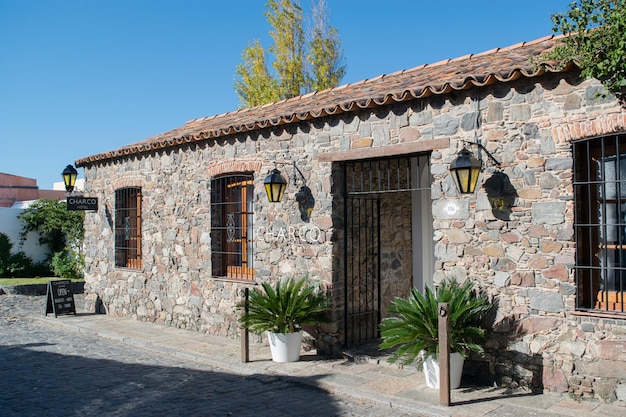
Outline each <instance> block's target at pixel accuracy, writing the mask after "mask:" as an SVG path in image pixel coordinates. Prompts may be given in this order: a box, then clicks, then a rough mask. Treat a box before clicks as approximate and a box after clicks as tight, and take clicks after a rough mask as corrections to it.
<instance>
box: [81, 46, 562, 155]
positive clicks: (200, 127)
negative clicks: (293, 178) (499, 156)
mask: <svg viewBox="0 0 626 417" xmlns="http://www.w3.org/2000/svg"><path fill="white" fill-rule="evenodd" d="M559 39H560V37H559V36H548V37H545V38H541V39H538V40H536V41H532V42H523V43H519V44H516V45H513V46H509V47H506V48H496V49H492V50H489V51H486V52H482V53H479V54H470V55H465V56H462V57H458V58H454V59H447V60H444V61H440V62H436V63H434V64H429V65H419V66H417V67H415V68H412V69H408V70H402V71H397V72H394V73H392V74H387V75H380V76H378V77H375V78H372V79H369V80H363V81H360V82H356V83H352V84H345V85H342V86H339V87H336V88H332V89H328V90H324V91H318V92H313V93H309V94H305V95H302V96H298V97H294V98H290V99H286V100H282V101H279V102H276V103H270V104H266V105H263V106H259V107H253V108H248V109H242V110H237V111H234V112H230V113H224V114H220V115H216V116H211V117H205V118H200V119H195V120H191V121H189V122H187V123H186V124H185V125H184V126H181V127H178V128H176V129H173V130H171V131H169V132H166V133H163V134H160V135H158V136H154V137H151V138H148V139H146V140H144V141H141V142H138V143H135V144H132V145H128V146H124V147H122V148H119V149H116V150H113V151H110V152H105V153H101V154H97V155H93V156H89V157H86V158H82V159H79V160H78V161H76V165H77V166H79V167H81V166H85V165H90V164H91V163H95V162H98V161H105V160H109V159H115V158H118V157H121V156H127V155H133V154H138V153H145V152H151V151H154V150H157V149H163V148H168V147H172V146H176V145H180V144H183V143H189V142H196V141H203V140H207V139H214V138H218V137H221V136H227V135H233V134H238V133H243V132H247V131H252V130H257V129H264V128H268V127H272V126H279V125H285V124H290V123H297V122H299V121H304V120H311V119H315V118H319V117H324V116H328V115H335V114H339V113H344V112H351V111H358V110H360V109H366V108H374V107H378V106H384V105H388V104H391V103H393V102H402V101H407V100H413V99H416V98H417V99H419V98H424V97H428V96H432V95H440V94H447V93H450V92H452V91H454V90H464V89H469V88H472V87H474V86H484V85H489V84H493V83H496V82H504V83H506V82H511V81H514V80H516V79H518V78H520V77H527V78H531V77H536V76H539V75H542V74H544V73H545V72H564V71H568V70H569V69H570V68H571V67H572V64H570V65H567V66H564V67H558V66H557V65H555V64H556V63H554V62H541V63H540V64H541V65H538V66H537V65H533V64H532V63H531V62H530V61H529V58H530V57H532V56H538V55H539V54H540V53H541V52H543V51H545V50H547V49H549V48H551V47H553V46H555V45H556V43H557V42H558V40H559Z"/></svg>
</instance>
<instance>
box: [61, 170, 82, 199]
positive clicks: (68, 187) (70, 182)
mask: <svg viewBox="0 0 626 417" xmlns="http://www.w3.org/2000/svg"><path fill="white" fill-rule="evenodd" d="M61 175H62V176H63V183H64V184H65V191H67V192H68V193H71V192H72V191H74V186H75V185H76V177H77V176H78V171H76V168H74V167H73V166H72V165H68V166H66V167H65V169H64V170H63V172H62V173H61Z"/></svg>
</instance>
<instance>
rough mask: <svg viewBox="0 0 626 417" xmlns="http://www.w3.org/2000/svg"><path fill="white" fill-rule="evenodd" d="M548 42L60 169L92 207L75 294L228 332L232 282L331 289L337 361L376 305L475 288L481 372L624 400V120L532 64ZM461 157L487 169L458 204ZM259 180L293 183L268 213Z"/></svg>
mask: <svg viewBox="0 0 626 417" xmlns="http://www.w3.org/2000/svg"><path fill="white" fill-rule="evenodd" d="M557 41H558V38H553V37H548V38H544V39H540V40H538V41H534V42H529V43H522V44H518V45H514V46H511V47H508V48H504V49H495V50H491V51H488V52H485V53H482V54H478V55H469V56H464V57H460V58H457V59H452V60H448V61H444V62H439V63H436V64H432V65H423V66H420V67H416V68H413V69H410V70H406V71H400V72H397V73H393V74H389V75H383V76H380V77H377V78H374V79H371V80H366V81H363V82H360V83H355V84H349V85H344V86H340V87H337V88H333V89H330V90H326V91H322V92H316V93H311V94H306V95H303V96H301V97H296V98H293V99H289V100H285V101H281V102H277V103H273V104H268V105H265V106H261V107H256V108H250V109H244V110H240V111H236V112H232V113H225V114H221V115H217V116H213V117H208V118H204V119H197V120H193V121H190V122H188V123H187V124H185V125H184V126H182V127H180V128H177V129H174V130H172V131H170V132H167V133H164V134H162V135H159V136H156V137H153V138H149V139H147V140H144V141H143V142H139V143H135V144H132V145H129V146H126V147H123V148H120V149H117V150H114V151H111V152H107V153H103V154H99V155H93V156H89V157H86V158H83V159H81V160H79V161H77V166H79V167H83V168H84V170H85V180H86V191H87V192H88V193H91V194H92V195H96V196H98V197H99V201H100V205H101V207H100V210H99V211H98V212H97V213H87V215H86V220H85V229H86V236H85V238H86V239H85V244H86V263H87V269H86V277H85V281H86V286H85V290H86V292H87V293H88V294H89V295H90V296H91V299H92V300H93V299H94V298H95V297H96V296H99V297H100V298H101V299H102V300H103V302H104V304H105V306H106V307H107V310H108V313H109V314H114V315H123V316H131V317H134V318H136V319H137V320H143V321H151V322H159V323H164V324H168V325H171V326H176V327H180V328H186V329H190V330H195V331H200V332H207V333H211V334H216V335H223V336H225V337H237V336H238V334H239V328H238V323H237V311H236V309H235V305H236V304H237V303H238V302H239V301H240V297H241V289H242V288H244V287H246V286H249V285H252V284H254V283H255V282H258V281H264V280H277V279H280V278H283V277H298V276H303V275H307V276H308V277H309V278H310V279H312V280H318V281H320V282H321V283H323V286H324V287H325V288H326V289H327V290H328V291H329V292H330V293H331V294H332V298H333V309H332V323H330V324H329V325H327V326H325V327H323V329H322V330H320V332H319V334H318V335H317V342H318V345H319V349H320V350H322V351H323V352H326V353H330V354H336V353H338V352H340V350H341V349H343V348H345V347H351V346H358V345H360V344H365V343H368V342H372V341H375V340H376V338H377V337H378V333H377V329H378V323H379V322H380V320H381V319H382V318H383V317H385V316H386V315H387V309H388V306H389V303H390V301H391V300H392V298H393V297H395V296H402V297H406V296H407V295H408V292H409V289H410V288H411V287H416V288H419V289H423V288H424V286H425V285H434V284H436V283H437V282H439V281H440V280H442V279H443V278H446V277H450V278H456V279H459V280H466V279H470V280H472V282H474V284H475V286H476V287H477V288H479V289H480V290H482V291H484V292H486V293H487V294H489V296H490V297H491V299H492V300H493V302H494V304H495V305H496V313H495V317H494V323H493V329H494V333H493V335H492V337H491V338H490V340H489V342H488V344H487V351H488V353H487V355H486V357H485V358H483V359H482V360H480V361H477V366H478V367H480V366H484V367H485V369H488V370H489V372H486V373H490V374H491V376H492V377H493V378H496V379H498V380H499V381H502V382H503V383H519V384H524V385H527V386H531V387H534V388H538V389H543V390H545V391H555V392H568V391H569V392H571V393H572V394H573V395H576V396H583V397H589V396H595V397H596V398H602V399H605V400H609V401H610V400H614V399H616V398H619V399H624V398H625V397H626V390H625V389H624V387H626V386H625V385H623V384H624V383H626V353H625V351H626V315H624V307H625V306H626V304H624V303H623V301H622V296H623V294H624V288H625V287H624V285H625V284H626V282H625V281H624V278H623V277H624V275H623V273H624V272H623V271H624V269H623V268H624V265H621V261H622V260H623V259H625V258H624V257H622V256H621V254H623V253H624V252H623V248H622V247H621V240H622V239H625V238H626V230H625V229H624V227H622V226H626V219H622V217H623V215H622V213H624V212H626V210H625V207H626V206H625V205H624V204H625V203H624V201H625V200H624V199H622V193H621V186H620V185H621V184H622V183H621V182H620V181H624V180H625V179H626V157H625V156H626V111H625V110H624V108H623V107H621V106H620V104H619V103H618V101H617V100H616V98H615V97H613V96H612V95H610V94H606V91H605V90H604V89H603V87H602V85H601V84H600V82H599V81H597V80H593V79H590V80H583V79H581V78H580V77H579V71H578V69H577V68H576V67H575V66H574V65H572V64H570V65H566V66H565V67H557V66H552V65H550V63H542V64H541V65H537V64H534V63H531V61H530V60H529V58H530V57H533V56H535V57H536V56H538V55H539V54H540V53H541V52H542V51H545V50H546V49H548V48H550V47H552V46H554V44H555V42H557ZM476 142H478V143H480V144H481V145H482V146H476V145H474V144H472V143H476ZM466 146H467V147H468V148H469V149H470V150H471V151H472V153H473V154H474V155H476V157H478V158H480V159H481V160H482V162H483V167H484V169H483V171H482V173H481V175H480V178H479V185H478V186H477V187H476V191H475V192H474V193H471V194H460V193H459V192H458V191H457V188H456V186H455V183H454V182H453V180H452V176H451V175H450V170H449V168H450V163H451V162H452V161H453V160H454V159H455V158H456V157H457V154H458V153H459V151H460V150H462V149H463V148H464V147H466ZM274 168H277V169H278V170H280V171H281V172H282V174H283V175H285V176H289V177H290V180H289V184H288V187H287V192H286V195H285V197H284V199H283V200H282V202H281V203H269V202H268V199H267V197H266V195H265V190H264V185H263V182H264V179H265V177H266V176H267V175H268V174H269V173H270V172H271V171H272V170H273V169H274ZM622 174H624V175H625V177H622V176H621V175H622ZM623 195H626V191H625V192H624V194H623ZM625 198H626V197H625ZM620 219H621V220H620Z"/></svg>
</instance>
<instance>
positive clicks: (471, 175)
mask: <svg viewBox="0 0 626 417" xmlns="http://www.w3.org/2000/svg"><path fill="white" fill-rule="evenodd" d="M466 143H467V144H469V145H475V146H478V147H479V148H480V149H481V150H484V151H485V153H486V154H487V156H489V158H490V159H491V160H492V161H493V162H494V163H495V164H496V165H497V166H500V162H498V160H497V159H496V158H494V157H493V155H491V153H489V151H488V150H487V149H486V148H485V147H484V146H483V145H482V144H480V143H479V142H466ZM482 167H483V164H482V161H481V160H479V159H478V158H476V157H475V156H474V154H473V153H472V152H471V151H470V150H469V149H467V148H466V147H464V148H463V149H461V150H460V151H459V153H458V154H457V156H456V158H455V159H454V160H453V161H452V162H451V163H450V173H451V174H452V178H453V179H454V182H455V184H456V187H457V189H458V190H459V192H460V193H461V194H473V193H474V191H475V190H476V184H477V183H478V175H479V174H480V171H481V170H482Z"/></svg>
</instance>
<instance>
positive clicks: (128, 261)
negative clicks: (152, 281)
mask: <svg viewBox="0 0 626 417" xmlns="http://www.w3.org/2000/svg"><path fill="white" fill-rule="evenodd" d="M115 266H119V267H123V268H141V188H121V189H119V190H116V191H115Z"/></svg>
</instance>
